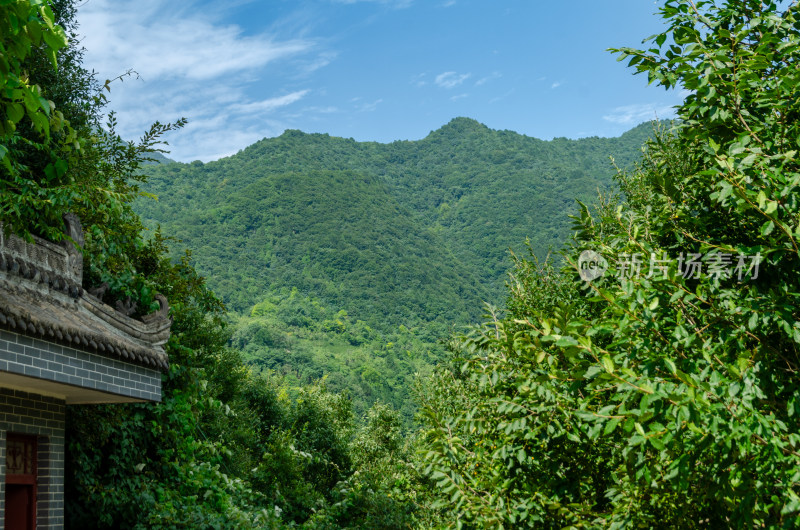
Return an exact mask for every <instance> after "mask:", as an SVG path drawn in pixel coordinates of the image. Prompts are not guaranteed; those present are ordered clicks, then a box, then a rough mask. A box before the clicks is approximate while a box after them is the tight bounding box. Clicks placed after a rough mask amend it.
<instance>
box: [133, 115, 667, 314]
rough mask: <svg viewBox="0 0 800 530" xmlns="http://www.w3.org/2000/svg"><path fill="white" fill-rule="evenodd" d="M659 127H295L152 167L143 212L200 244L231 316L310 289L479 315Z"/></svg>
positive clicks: (388, 308)
mask: <svg viewBox="0 0 800 530" xmlns="http://www.w3.org/2000/svg"><path fill="white" fill-rule="evenodd" d="M651 132H652V126H651V125H649V124H643V125H640V126H639V127H637V128H635V129H633V130H631V131H629V132H628V133H626V134H625V135H623V136H622V137H620V138H612V139H605V138H586V139H581V140H567V139H564V138H558V139H555V140H553V141H542V140H537V139H535V138H529V137H526V136H522V135H519V134H516V133H514V132H510V131H495V130H491V129H489V128H487V127H485V126H484V125H481V124H480V123H478V122H476V121H474V120H470V119H467V118H456V119H454V120H452V121H451V122H450V123H449V124H447V125H445V126H444V127H442V128H441V129H439V130H437V131H434V132H432V133H430V134H429V135H428V136H427V137H426V138H424V139H422V140H419V141H402V142H394V143H391V144H379V143H373V142H364V143H362V142H356V141H354V140H352V139H344V138H335V137H330V136H328V135H322V134H304V133H302V132H299V131H286V132H285V133H284V134H283V135H281V136H280V137H277V138H269V139H264V140H262V141H260V142H257V143H255V144H253V145H251V146H250V147H248V148H246V149H244V150H243V151H240V152H239V153H238V154H236V155H234V156H231V157H229V158H225V159H222V160H219V161H216V162H211V163H207V164H203V163H201V162H193V163H191V164H179V163H173V164H162V165H160V166H158V167H154V168H152V169H150V168H148V170H149V172H150V173H152V178H151V179H150V181H149V183H148V188H147V191H149V192H151V193H153V194H155V195H157V196H158V197H159V200H158V201H157V202H156V201H152V200H148V199H142V200H140V201H139V203H138V204H137V206H136V207H137V210H138V212H139V213H140V214H141V215H142V217H143V218H144V219H145V222H146V223H148V224H149V225H150V226H151V227H153V226H155V225H156V224H160V225H161V226H162V228H163V230H164V233H165V234H166V235H169V236H174V237H177V238H179V239H181V240H182V241H183V244H184V245H185V246H187V247H189V248H192V249H193V255H194V258H195V259H196V261H197V266H198V269H199V270H200V271H201V272H202V273H203V274H204V275H205V276H206V277H207V278H208V281H209V285H210V286H211V287H212V288H213V289H214V290H215V292H217V293H218V294H219V295H220V296H221V297H222V298H223V299H224V300H225V302H226V303H227V304H228V306H229V307H230V308H232V309H235V310H238V311H243V310H246V309H248V308H249V307H251V306H252V305H253V304H256V303H258V302H259V301H261V300H262V299H263V298H264V296H265V295H266V294H267V293H269V292H274V291H275V290H276V289H279V288H292V287H296V288H298V289H299V290H300V291H301V292H303V293H306V294H308V295H310V296H313V297H315V298H319V299H320V300H321V301H323V302H324V303H327V304H331V305H333V306H335V307H337V308H339V309H346V310H347V311H348V312H349V313H350V315H351V316H353V317H355V318H357V319H361V320H364V321H366V322H368V323H369V324H370V325H372V326H375V327H378V328H386V327H393V326H396V325H397V324H401V323H402V324H406V325H408V324H410V323H412V324H413V323H415V322H419V321H438V322H440V323H453V322H459V323H465V322H469V321H472V320H474V319H475V318H476V317H478V316H479V315H478V314H476V308H479V307H480V303H481V302H482V301H486V300H491V301H493V302H495V303H498V302H502V300H499V298H500V296H499V295H500V293H501V290H502V286H503V281H504V279H505V271H506V269H507V267H508V266H509V261H508V255H507V254H508V249H509V248H513V249H515V250H517V251H519V250H521V249H523V247H524V242H525V239H526V238H530V241H531V246H532V248H533V250H534V251H535V252H536V253H537V254H538V255H540V256H544V255H545V254H546V253H547V251H548V249H549V248H551V247H552V248H557V247H559V246H560V244H561V242H563V241H564V239H565V238H566V236H567V235H568V227H569V220H568V217H567V216H568V214H569V213H570V212H571V211H575V207H576V204H575V199H576V198H578V199H582V200H587V201H591V200H593V199H594V198H595V197H596V194H597V190H598V189H603V188H606V187H608V186H609V185H610V182H611V175H612V174H613V167H612V165H611V163H610V161H609V156H613V157H614V158H615V159H616V160H617V162H618V164H620V165H629V164H630V163H631V162H633V161H634V160H635V159H636V158H637V156H638V154H639V149H640V147H641V145H642V143H643V141H644V139H645V138H646V137H648V135H649V134H650V133H651Z"/></svg>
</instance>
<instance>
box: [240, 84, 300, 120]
mask: <svg viewBox="0 0 800 530" xmlns="http://www.w3.org/2000/svg"><path fill="white" fill-rule="evenodd" d="M309 92H310V91H309V90H298V91H297V92H292V93H291V94H286V95H285V96H279V97H275V98H269V99H265V100H262V101H254V102H252V103H236V104H233V105H230V106H229V107H228V111H229V112H233V113H236V114H250V115H252V114H259V113H264V112H270V111H273V110H275V109H278V108H280V107H285V106H286V105H291V104H292V103H294V102H295V101H299V100H300V99H302V98H303V96H305V95H306V94H308V93H309Z"/></svg>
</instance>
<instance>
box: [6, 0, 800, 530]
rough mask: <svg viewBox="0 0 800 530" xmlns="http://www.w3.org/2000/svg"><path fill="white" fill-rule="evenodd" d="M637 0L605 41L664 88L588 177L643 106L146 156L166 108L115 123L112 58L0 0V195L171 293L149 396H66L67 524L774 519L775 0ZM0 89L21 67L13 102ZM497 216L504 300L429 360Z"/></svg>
mask: <svg viewBox="0 0 800 530" xmlns="http://www.w3.org/2000/svg"><path fill="white" fill-rule="evenodd" d="M661 12H662V15H663V17H664V19H665V20H666V22H667V30H666V31H665V32H664V33H663V34H659V35H655V36H653V37H652V38H651V39H650V40H651V41H652V42H653V46H652V48H651V49H649V50H646V51H641V50H635V49H620V50H614V51H615V52H616V53H618V54H619V55H620V57H621V58H622V59H628V60H629V64H630V65H631V66H633V67H635V68H636V69H637V71H639V72H643V73H646V74H647V75H648V77H649V80H650V81H651V82H654V83H657V84H660V85H663V86H665V87H666V88H681V89H685V90H687V94H688V95H687V97H686V99H685V101H684V103H683V104H682V105H681V106H680V108H679V109H678V114H679V121H678V122H676V123H675V124H673V125H674V128H671V129H667V128H663V129H661V130H659V131H658V132H657V134H656V136H655V138H654V139H652V140H650V141H648V142H647V144H646V149H645V151H644V157H643V158H642V159H641V160H640V161H639V162H638V163H637V165H635V166H634V167H632V168H630V169H626V170H623V171H621V172H620V173H619V174H618V175H617V176H616V179H617V184H618V186H617V187H616V188H614V187H612V186H610V182H608V181H607V180H605V176H603V174H602V173H600V172H599V169H598V167H599V165H598V166H595V164H600V162H599V160H601V158H602V157H604V156H605V155H607V154H610V153H614V150H615V149H619V151H617V156H618V158H620V159H621V161H622V164H621V165H622V166H623V167H624V166H626V165H627V163H628V162H630V161H632V160H633V156H634V155H633V152H634V151H633V150H632V149H631V150H628V147H626V145H627V142H629V141H630V142H638V141H644V137H645V135H646V133H649V132H651V129H649V128H641V129H638V130H636V131H634V132H632V133H629V135H628V136H627V137H623V138H622V139H619V140H613V141H612V140H608V141H606V140H601V139H587V140H583V141H579V142H570V141H567V140H560V139H558V140H554V141H553V142H549V143H548V142H539V141H537V140H532V139H528V138H524V137H520V136H518V135H514V134H513V133H508V132H497V131H489V130H488V129H486V128H484V127H482V126H480V125H479V124H476V123H475V122H472V121H470V120H465V119H457V120H454V121H453V122H452V123H451V124H449V125H448V126H446V127H445V128H443V129H442V130H439V131H435V132H433V133H431V135H430V136H428V137H427V138H426V139H424V140H422V141H420V142H397V143H395V144H390V145H379V144H358V143H356V142H354V141H351V140H343V139H333V138H329V137H327V136H322V135H304V134H302V133H297V132H287V133H286V134H284V135H283V136H282V137H280V138H277V139H273V140H265V141H262V142H259V143H258V144H256V145H254V146H251V147H250V148H248V149H247V150H245V151H243V152H242V153H240V154H239V155H237V156H235V157H231V158H229V159H226V160H222V161H219V162H216V163H212V164H205V165H204V164H200V163H194V164H190V165H180V164H164V165H163V166H162V167H155V166H144V165H143V163H144V162H145V158H146V157H147V156H148V153H151V152H152V150H153V149H154V148H156V142H157V141H158V139H159V137H160V135H161V134H162V133H164V132H167V131H168V130H170V129H171V128H173V127H178V126H180V125H182V122H178V123H176V124H172V125H161V124H158V123H157V124H156V125H155V126H154V127H153V129H152V130H151V131H149V132H148V133H146V134H145V136H144V137H143V139H142V141H141V142H139V143H136V144H126V143H124V142H122V141H121V139H120V138H118V137H117V136H116V135H115V134H114V132H113V123H114V121H113V116H112V117H111V119H110V121H109V122H108V123H107V124H106V125H107V127H106V128H105V129H102V128H100V127H99V122H100V113H101V111H102V108H103V105H104V103H105V99H104V97H103V96H102V90H103V89H105V88H110V85H109V83H106V84H105V85H103V86H100V85H99V84H98V83H96V82H95V80H94V78H93V76H92V75H91V74H90V73H89V72H87V71H86V70H84V69H83V67H82V64H81V62H82V53H81V50H80V48H79V47H77V46H76V45H75V44H74V42H75V41H74V40H73V41H71V44H70V45H68V46H66V47H63V44H64V41H63V40H59V41H58V42H57V43H54V42H48V41H47V40H44V37H41V38H37V37H36V31H37V30H36V29H31V28H39V29H40V30H42V31H50V32H51V33H52V35H51V36H50V37H48V39H50V40H52V39H53V35H56V34H58V35H61V32H60V31H59V30H57V29H56V28H57V27H59V26H56V25H54V23H59V24H61V26H60V27H62V28H66V31H64V30H61V31H64V34H65V35H66V34H74V30H75V22H74V6H73V3H72V2H71V1H69V0H64V1H61V2H53V3H50V4H49V7H48V9H45V8H44V7H40V4H39V3H37V2H32V1H31V2H29V1H26V0H17V1H16V2H5V3H2V5H0V15H1V17H0V18H2V20H0V24H2V27H1V28H0V29H2V30H3V33H2V35H3V40H2V46H3V49H2V60H3V61H5V62H3V63H2V64H0V67H2V69H0V74H2V76H3V83H4V84H3V90H4V91H3V93H2V94H0V104H2V105H3V111H4V112H5V113H6V114H5V116H8V117H10V118H11V119H7V120H6V122H4V123H3V127H4V129H3V131H2V134H3V136H2V141H3V143H2V146H3V149H4V151H3V152H2V153H0V155H2V157H3V161H4V162H3V167H2V168H0V171H3V173H2V178H3V181H2V189H0V191H1V192H2V195H1V196H0V207H2V210H0V212H2V221H3V223H4V227H5V228H6V229H7V230H13V231H15V232H17V233H19V234H21V235H25V234H26V233H38V234H42V235H51V236H52V234H58V233H60V229H61V227H60V215H61V213H63V212H64V211H67V210H72V211H76V212H78V213H79V214H80V216H81V218H82V219H83V220H84V223H85V226H86V248H85V253H86V260H87V263H88V267H87V271H88V272H87V274H86V282H87V285H86V286H87V287H88V286H90V285H95V284H97V283H100V282H103V281H105V282H107V283H109V286H110V289H109V291H108V293H107V294H106V297H107V298H106V301H108V302H111V301H113V300H122V299H128V298H130V300H131V301H133V302H136V303H137V304H138V307H139V309H138V314H143V313H147V312H149V311H150V310H151V309H152V302H153V293H155V292H162V293H164V294H165V295H166V296H167V297H168V298H169V300H170V302H171V316H172V317H173V319H174V324H173V334H172V336H171V338H170V340H169V343H168V344H167V349H168V353H169V356H170V361H171V366H170V370H169V372H168V373H166V374H165V375H164V379H163V386H164V393H163V400H162V402H161V403H157V404H141V405H124V406H119V405H118V406H103V407H97V406H84V407H70V409H69V412H68V414H69V416H68V432H67V455H66V458H67V466H68V468H67V477H66V485H67V503H66V513H67V523H68V526H70V527H74V528H159V527H161V528H176V527H191V528H225V527H241V528H250V527H266V528H270V527H286V526H301V527H304V528H404V527H431V526H436V527H440V526H441V527H464V526H466V527H476V528H478V527H493V528H514V527H524V526H528V527H536V528H538V527H558V528H561V527H581V526H584V527H598V526H609V527H613V528H617V527H625V526H637V527H689V528H691V527H714V528H717V527H753V526H759V527H784V528H789V527H796V526H798V525H800V485H799V483H800V435H798V432H800V410H798V406H800V405H799V404H798V401H797V399H798V398H797V395H798V394H800V388H798V378H797V371H798V370H799V369H800V366H799V365H798V364H799V363H800V361H799V360H798V347H799V346H798V345H800V325H799V324H798V321H800V318H799V317H800V316H799V315H798V311H797V299H798V296H800V285H799V284H798V282H800V280H798V278H797V270H798V264H799V263H800V250H799V249H798V244H797V238H798V237H800V205H799V204H798V201H797V196H798V190H797V188H798V186H800V164H798V155H797V152H798V148H800V134H799V133H800V130H798V127H800V126H798V122H797V118H798V114H799V111H800V107H799V106H800V94H798V92H800V71H798V68H797V65H798V64H799V62H800V36H799V35H800V20H798V15H800V7H798V3H797V2H793V3H791V5H789V6H788V7H786V5H785V3H783V4H780V3H777V2H774V1H771V0H767V1H763V2H762V1H755V0H742V1H738V0H737V1H728V2H712V1H704V2H697V3H692V2H686V1H679V0H667V1H666V2H665V5H664V7H663V8H662V10H661ZM13 17H15V18H13ZM9 28H10V29H9ZM20 28H23V29H22V30H20ZM25 28H29V29H25ZM20 31H24V38H20V39H19V41H18V42H16V41H15V43H14V44H13V45H12V44H10V43H11V40H10V39H9V38H7V37H6V35H12V32H15V33H13V35H17V36H19V35H23V33H20ZM42 42H44V44H42ZM53 54H55V63H56V64H57V65H58V69H57V70H53V69H52V63H53V60H52V59H53ZM23 72H27V74H25V75H23ZM37 86H38V88H36V87H37ZM26 93H27V94H36V95H37V97H38V95H41V96H42V97H44V98H45V99H43V100H41V99H40V100H37V101H38V103H37V104H35V105H34V104H32V105H31V106H29V107H26V110H25V111H24V112H23V114H22V115H20V113H19V110H18V109H17V107H14V105H18V104H19V100H18V99H15V98H23V100H24V98H25V97H28V96H25V95H24V94H26ZM45 107H46V108H49V109H50V111H49V112H50V113H51V116H52V113H53V112H54V109H59V110H60V111H61V113H62V114H61V115H60V116H59V118H58V119H59V123H60V125H58V126H54V125H53V122H47V123H46V125H47V126H46V127H45V122H43V121H42V118H41V116H47V113H48V111H47V110H46V109H45ZM11 113H14V114H11ZM32 116H40V117H39V118H32ZM9 124H10V125H9ZM66 138H74V140H75V142H73V143H71V144H70V145H69V146H65V143H64V141H65V139H66ZM614 142H617V144H616V147H614V145H615V144H614ZM623 144H626V145H623ZM595 151H597V153H595ZM619 153H623V154H622V155H620V154H619ZM625 153H628V154H625ZM595 154H597V157H595ZM601 155H602V156H601ZM625 156H629V157H630V158H628V159H625ZM447 161H449V162H447ZM487 163H488V164H487ZM581 167H582V168H583V169H581ZM48 168H50V169H49V170H48ZM145 170H146V171H145ZM540 170H541V171H540ZM593 171H597V173H596V174H597V175H599V177H597V178H596V179H595V180H592V179H591V178H589V177H587V174H590V173H591V172H593ZM54 172H55V173H54ZM149 172H155V173H156V174H157V178H156V179H155V180H154V181H153V184H152V186H150V185H148V189H151V190H153V191H155V192H157V193H158V194H160V195H161V196H162V200H161V202H160V203H152V202H151V203H145V202H143V203H141V204H137V206H136V207H137V209H139V210H140V211H142V212H144V213H145V214H146V216H147V217H148V220H147V222H146V223H143V222H142V221H141V220H140V218H139V217H138V216H137V215H136V214H135V213H134V211H133V209H132V203H133V201H134V199H135V198H136V197H137V196H138V194H139V188H138V186H139V185H140V184H141V183H142V182H146V180H147V177H146V176H145V173H149ZM587 172H589V173H587ZM54 175H55V176H54ZM79 175H80V178H78V176H79ZM168 177H169V178H168ZM551 177H552V178H551ZM170 180H171V181H172V182H168V181H170ZM597 185H601V187H603V188H604V189H605V190H606V191H605V192H604V193H603V194H602V195H601V197H600V201H599V204H598V205H597V206H596V207H594V208H587V207H583V206H582V205H581V207H580V208H576V210H575V213H576V215H575V217H574V224H573V228H574V230H573V238H572V240H571V241H570V242H569V244H568V246H567V247H566V249H565V250H564V251H563V252H562V258H563V259H562V260H561V261H557V262H552V261H549V260H545V259H543V256H544V254H545V251H546V249H547V248H548V246H550V245H551V244H554V242H555V245H556V246H557V245H558V243H559V242H560V241H562V239H561V238H562V237H564V236H565V235H566V233H567V229H566V228H565V227H561V226H558V225H554V224H550V222H551V221H552V219H551V218H555V217H557V214H558V213H560V212H562V211H563V210H564V209H565V208H564V205H565V204H566V203H565V201H566V199H567V198H568V197H577V198H579V199H587V198H589V197H590V195H591V192H592V189H593V188H594V187H595V186H597ZM65 190H66V191H65ZM211 196H213V197H214V198H215V202H216V203H218V204H216V205H214V206H213V207H211V206H210V205H209V200H210V199H209V197H211ZM178 201H184V202H178ZM537 201H539V202H537ZM154 204H158V206H154ZM169 204H172V205H173V206H172V207H173V208H178V207H177V206H175V205H180V209H181V211H180V212H172V213H170V212H169V211H168V208H169V206H165V205H169ZM531 204H535V205H536V208H537V210H535V211H533V212H531V213H530V216H528V214H527V213H526V212H529V211H530V207H531ZM26 209H27V210H26ZM24 211H29V212H30V214H31V216H30V217H28V216H23V215H22V213H23V212H24ZM168 213H170V215H166V214H168ZM551 214H552V215H551ZM536 215H549V216H550V218H548V219H544V220H542V219H539V218H538V217H536ZM162 216H163V217H162ZM157 220H161V221H164V227H165V230H168V233H169V234H170V235H178V236H180V237H184V238H186V240H187V242H189V243H191V244H192V245H193V246H195V248H197V255H198V257H201V258H202V260H205V261H204V264H203V267H206V268H207V270H208V272H210V273H212V274H214V275H215V278H214V281H215V282H216V283H217V285H218V286H220V287H222V294H223V296H224V298H225V299H226V300H228V301H230V302H232V304H233V305H234V306H235V307H237V309H241V310H244V309H247V312H246V313H241V314H236V315H232V316H229V315H227V314H226V309H225V306H224V304H223V302H222V300H220V298H218V297H217V296H216V295H214V294H213V293H212V291H210V290H209V288H208V287H207V286H206V284H205V280H204V279H203V278H202V277H201V276H200V275H199V274H198V272H197V271H195V269H194V268H193V266H192V261H191V257H190V255H189V254H188V253H187V254H184V255H183V256H181V255H179V254H175V253H174V252H173V251H170V249H169V246H173V247H176V248H179V247H178V246H177V245H176V244H175V242H174V240H172V239H170V238H168V237H165V236H164V235H163V234H162V232H161V231H160V230H153V231H151V232H149V233H148V231H147V230H145V229H144V225H145V224H146V225H147V226H149V227H151V228H154V226H153V225H154V222H155V221H157ZM195 224H197V226H195ZM143 234H146V236H145V235H143ZM525 235H531V240H530V250H529V255H528V256H525V257H519V256H522V253H521V252H520V247H519V246H518V245H519V244H522V241H523V239H524V236H525ZM534 236H535V237H534ZM510 238H515V239H514V240H513V241H512V240H511V239H510ZM226 242H227V243H228V244H230V245H231V247H230V248H226V247H225V243H226ZM498 245H503V246H502V250H498V249H499V248H500V247H499V246H498ZM507 247H512V248H514V249H516V252H515V253H514V254H512V264H513V269H512V272H511V274H510V276H509V280H508V283H507V286H508V291H509V294H508V300H507V303H506V304H505V310H504V313H503V314H501V312H499V311H497V310H496V309H494V308H493V307H492V306H487V309H488V311H489V319H488V320H487V322H486V323H485V324H484V325H481V326H476V327H474V328H472V329H471V330H470V331H469V332H467V333H466V334H461V335H454V336H453V338H452V339H451V340H450V341H449V342H448V343H447V345H446V346H447V348H448V350H449V351H450V356H449V357H446V358H445V359H444V360H443V362H441V363H440V364H439V366H438V367H437V368H436V369H435V370H434V371H433V372H432V373H430V374H428V375H426V371H428V370H430V366H431V365H432V364H434V363H435V362H436V361H437V360H438V359H440V358H442V357H444V354H443V352H442V351H440V350H437V349H435V348H428V347H427V345H429V344H431V343H432V342H433V341H434V339H435V337H436V336H437V335H438V334H439V333H441V331H442V330H443V329H444V326H445V325H446V323H447V321H448V319H452V320H455V321H458V322H464V321H465V320H466V319H468V318H471V316H472V315H473V314H474V313H473V312H474V311H476V308H477V307H479V306H478V304H477V300H476V299H475V298H476V297H479V296H484V295H485V294H487V293H488V295H489V296H491V293H492V292H493V291H492V289H493V288H492V287H491V286H490V285H489V284H490V283H491V282H492V281H496V279H497V278H498V276H499V275H500V274H501V272H502V270H503V266H502V265H501V261H502V257H501V254H502V253H503V252H505V249H506V248H507ZM212 258H213V259H212ZM214 259H216V260H217V261H216V262H214V261H213V260H214ZM226 282H227V283H226ZM265 282H268V283H269V284H268V283H265ZM470 304H472V306H470ZM432 310H433V311H435V312H436V313H438V314H435V315H431V314H430V313H429V312H430V311H432ZM230 346H234V347H235V349H234V348H231V347H230ZM415 372H421V373H422V376H423V377H421V378H420V379H419V382H418V385H417V388H416V391H417V397H418V400H419V405H420V408H421V413H420V416H419V421H420V422H421V423H422V431H421V432H420V433H418V434H416V435H415V434H414V433H413V430H410V429H408V423H409V416H410V414H411V411H412V410H413V407H411V406H408V403H407V400H408V384H409V381H410V380H411V374H413V373H415ZM320 379H321V380H320ZM329 387H330V388H329ZM339 389H347V390H348V392H335V391H333V390H339ZM375 401H378V402H377V403H376V404H374V405H372V406H370V404H371V403H372V402H375ZM380 401H389V402H392V403H394V404H398V403H399V406H394V407H393V406H391V405H390V404H386V403H381V402H380ZM398 409H399V410H398Z"/></svg>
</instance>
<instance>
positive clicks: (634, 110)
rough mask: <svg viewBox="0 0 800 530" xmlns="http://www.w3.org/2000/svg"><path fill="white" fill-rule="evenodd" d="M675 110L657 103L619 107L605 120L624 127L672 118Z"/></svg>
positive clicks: (606, 116)
mask: <svg viewBox="0 0 800 530" xmlns="http://www.w3.org/2000/svg"><path fill="white" fill-rule="evenodd" d="M674 116H675V109H674V107H672V106H671V105H663V104H657V103H642V104H635V105H625V106H622V107H617V108H615V109H614V110H613V111H611V113H609V114H607V115H605V116H603V119H604V120H606V121H610V122H611V123H619V124H622V125H636V124H639V123H641V122H643V121H648V120H655V119H665V118H672V117H674Z"/></svg>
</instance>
